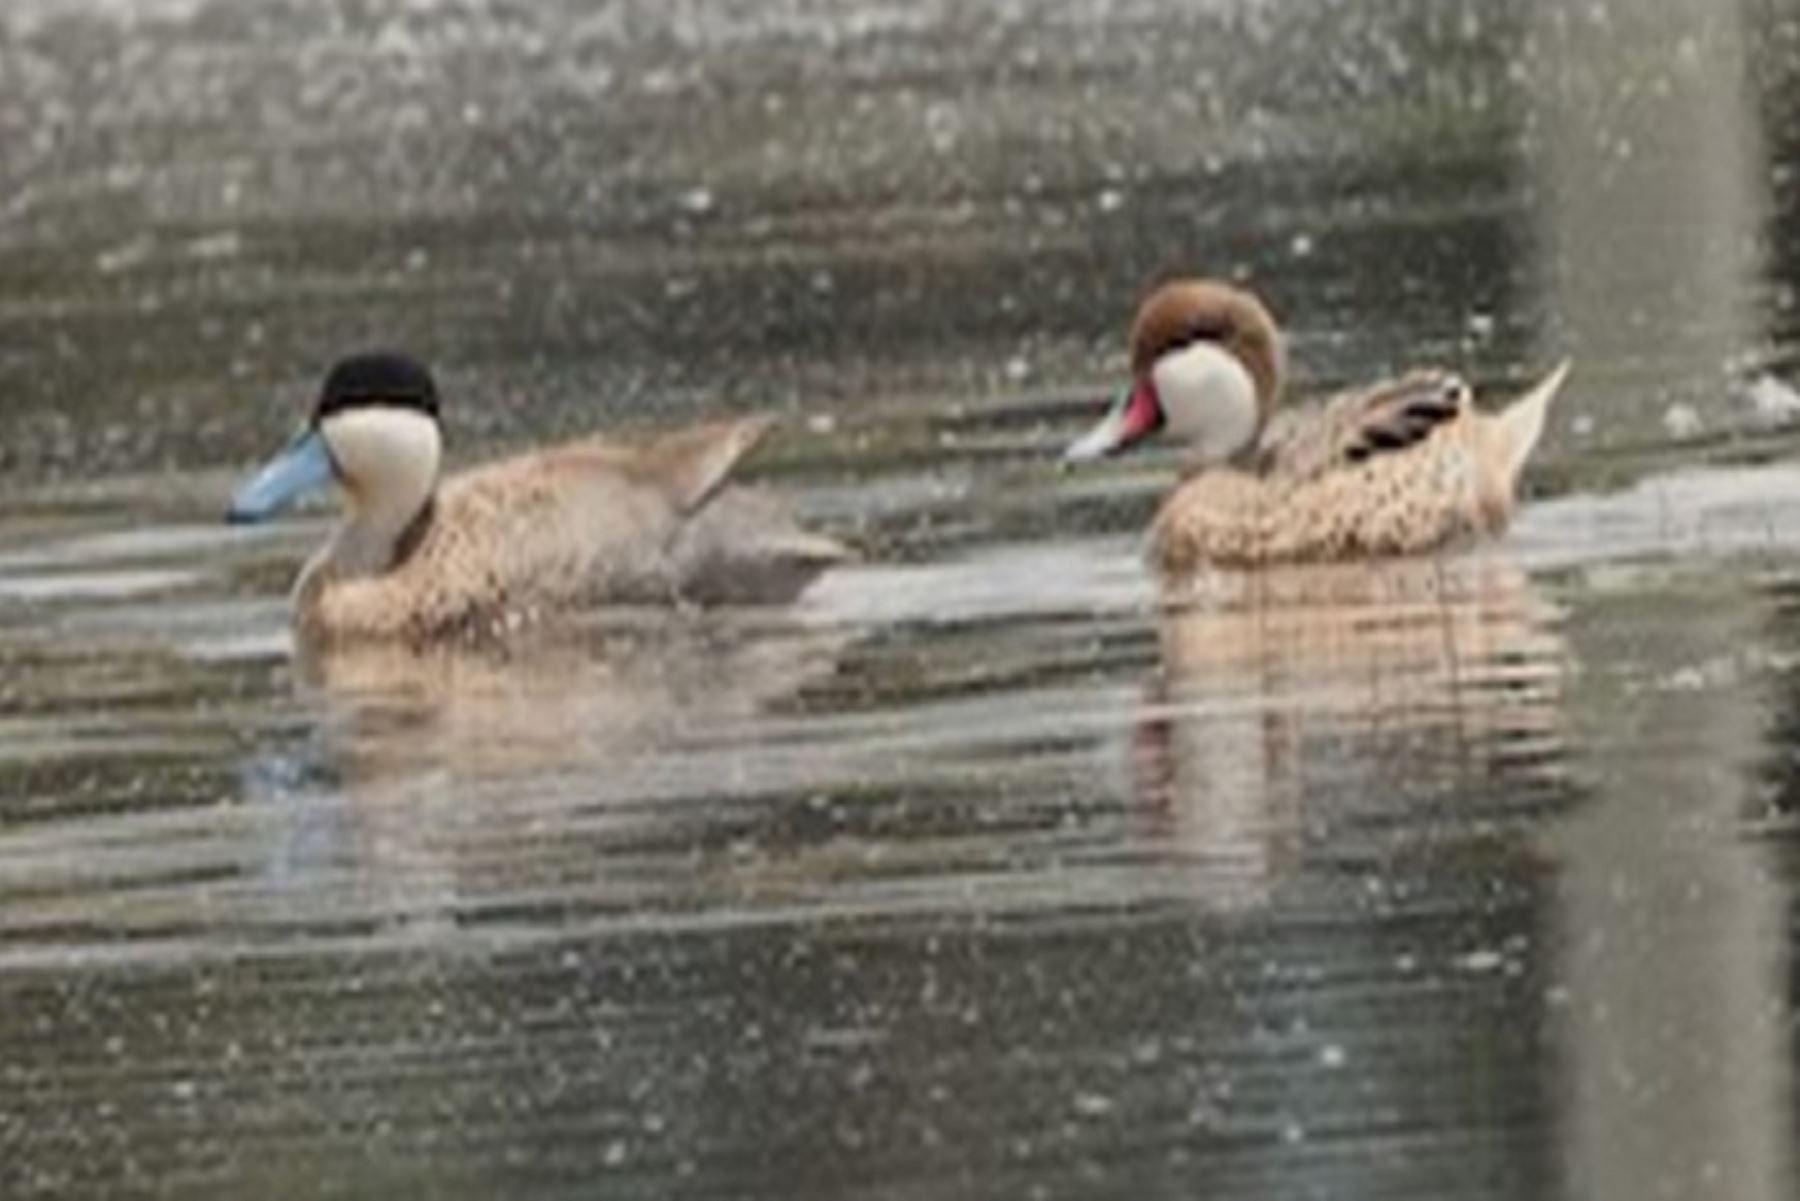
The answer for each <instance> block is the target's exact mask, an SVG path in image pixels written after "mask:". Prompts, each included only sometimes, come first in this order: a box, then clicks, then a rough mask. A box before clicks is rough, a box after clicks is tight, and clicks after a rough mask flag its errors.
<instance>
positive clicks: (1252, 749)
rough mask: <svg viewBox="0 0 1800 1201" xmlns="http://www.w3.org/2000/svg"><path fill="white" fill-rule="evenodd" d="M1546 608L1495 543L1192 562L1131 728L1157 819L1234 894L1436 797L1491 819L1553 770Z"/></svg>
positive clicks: (1413, 825) (1474, 825)
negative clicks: (1377, 556)
mask: <svg viewBox="0 0 1800 1201" xmlns="http://www.w3.org/2000/svg"><path fill="white" fill-rule="evenodd" d="M1557 624H1558V615H1557V613H1556V611H1555V610H1554V608H1553V607H1552V606H1550V605H1549V604H1548V603H1547V602H1546V601H1545V600H1544V599H1543V598H1542V597H1541V596H1540V595H1539V594H1538V592H1537V591H1536V589H1535V588H1534V586H1533V584H1532V582H1531V580H1530V578H1529V577H1528V576H1527V575H1526V574H1525V572H1524V571H1523V570H1521V569H1520V568H1519V567H1518V566H1517V565H1516V564H1515V563H1514V562H1512V561H1511V560H1510V559H1509V558H1507V557H1506V555H1505V554H1504V552H1503V550H1502V549H1500V548H1493V549H1489V550H1485V551H1480V552H1474V553H1471V554H1468V555H1466V556H1459V557H1449V558H1400V559H1390V560H1381V561H1375V562H1368V563H1339V564H1310V565H1297V566H1286V567H1274V568H1269V569H1267V570H1265V571H1262V572H1255V573H1242V572H1218V573H1210V574H1205V575H1201V576H1197V577H1194V578H1193V579H1192V580H1190V581H1189V588H1188V590H1187V592H1186V593H1185V596H1184V599H1183V601H1182V603H1180V604H1179V605H1172V606H1170V607H1168V608H1167V609H1165V611H1164V612H1163V613H1162V614H1161V616H1160V618H1159V631H1158V634H1159V640H1160V658H1161V662H1160V670H1159V672H1158V674H1157V676H1156V678H1155V679H1154V680H1153V681H1152V683H1151V684H1150V686H1149V687H1148V689H1147V691H1146V697H1145V702H1144V708H1143V713H1142V717H1141V719H1140V720H1139V721H1138V723H1137V724H1136V727H1135V731H1134V738H1133V745H1132V756H1131V762H1132V777H1133V785H1134V789H1135V791H1136V793H1137V796H1138V799H1139V803H1140V805H1141V806H1142V811H1143V812H1145V813H1146V814H1148V815H1149V825H1150V830H1151V836H1152V837H1153V838H1154V839H1155V840H1156V841H1157V842H1159V843H1161V844H1162V845H1164V846H1166V847H1167V848H1168V850H1169V852H1170V853H1171V854H1172V855H1174V856H1176V857H1177V858H1178V859H1180V860H1181V861H1182V862H1183V863H1184V864H1186V865H1187V866H1188V868H1189V869H1190V870H1191V871H1192V872H1193V873H1195V875H1194V877H1193V883H1194V885H1195V887H1196V888H1197V890H1198V891H1200V892H1202V893H1204V894H1205V895H1206V897H1207V899H1208V901H1209V902H1210V903H1212V904H1215V905H1217V906H1219V907H1221V908H1228V909H1229V908H1241V907H1246V906H1257V905H1262V904H1266V903H1267V902H1268V901H1269V900H1270V898H1271V895H1272V893H1273V892H1274V891H1275V890H1276V889H1277V888H1278V887H1279V886H1280V884H1281V881H1282V880H1283V878H1284V877H1285V876H1287V875H1288V874H1289V873H1290V872H1292V871H1293V870H1294V869H1296V868H1297V867H1298V866H1299V865H1300V864H1301V862H1302V861H1303V860H1305V859H1308V858H1316V857H1317V856H1319V855H1326V856H1330V857H1338V856H1345V857H1349V858H1358V857H1364V856H1368V857H1380V856H1386V855H1388V854H1392V853H1394V852H1395V851H1396V850H1399V849H1401V848H1399V847H1396V846H1393V845H1390V843H1389V838H1390V832H1397V831H1410V832H1411V835H1410V836H1412V837H1416V836H1418V835H1419V833H1420V832H1421V831H1424V830H1429V829H1431V828H1433V823H1432V822H1430V821H1424V822H1421V821H1420V820H1419V819H1420V818H1421V817H1422V816H1429V815H1431V813H1432V809H1431V807H1432V806H1438V805H1442V806H1449V807H1453V808H1450V809H1446V810H1445V811H1444V820H1445V822H1447V823H1454V824H1455V827H1456V828H1457V829H1458V830H1460V831H1462V832H1464V833H1467V832H1469V831H1473V830H1476V829H1479V828H1482V827H1483V826H1484V823H1485V824H1487V825H1488V826H1489V828H1491V823H1492V822H1494V821H1500V820H1503V819H1504V818H1505V817H1506V816H1507V815H1508V814H1516V813H1518V812H1520V811H1521V809H1520V807H1521V806H1529V805H1530V804H1531V803H1532V802H1533V800H1534V798H1535V799H1541V798H1544V797H1545V796H1546V795H1548V793H1549V792H1550V791H1554V789H1555V787H1556V780H1557V777H1558V775H1559V771H1560V768H1559V764H1560V757H1561V750H1562V743H1561V727H1562V713H1561V708H1562V694H1563V686H1564V676H1563V671H1564V647H1563V639H1562V636H1561V634H1560V632H1559V631H1558V629H1557ZM1403 819H1410V820H1403ZM1441 828H1442V827H1440V829H1441ZM1399 836H1400V837H1406V835H1399Z"/></svg>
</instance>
